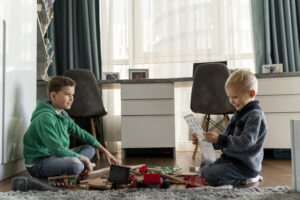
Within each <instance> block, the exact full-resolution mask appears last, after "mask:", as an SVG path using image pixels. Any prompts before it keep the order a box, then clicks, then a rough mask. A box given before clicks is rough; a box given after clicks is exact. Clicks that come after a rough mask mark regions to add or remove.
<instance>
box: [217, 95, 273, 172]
mask: <svg viewBox="0 0 300 200" xmlns="http://www.w3.org/2000/svg"><path fill="white" fill-rule="evenodd" d="M258 104H259V102H258V101H251V102H249V103H248V104H247V105H245V106H244V108H242V110H240V111H237V112H236V113H235V115H234V116H233V117H232V118H231V120H230V122H229V124H228V127H227V129H226V131H225V133H224V135H220V137H219V141H218V143H217V145H218V146H219V147H220V148H221V150H222V152H223V155H222V157H223V159H227V160H231V161H232V162H233V163H234V164H235V165H236V166H237V167H238V168H239V169H240V170H241V172H242V173H243V174H244V175H245V176H249V177H252V176H255V175H256V174H258V173H259V172H260V171H261V167H262V165H261V163H262V160H263V156H264V151H263V145H264V142H265V138H266V134H267V121H266V118H265V115H264V113H263V111H262V109H261V108H260V107H259V105H258Z"/></svg>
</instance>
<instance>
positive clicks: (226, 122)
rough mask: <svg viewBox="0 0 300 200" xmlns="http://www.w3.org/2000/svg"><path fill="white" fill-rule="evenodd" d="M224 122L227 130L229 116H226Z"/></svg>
mask: <svg viewBox="0 0 300 200" xmlns="http://www.w3.org/2000/svg"><path fill="white" fill-rule="evenodd" d="M224 122H225V126H226V128H227V126H228V123H229V116H228V115H227V114H225V115H224Z"/></svg>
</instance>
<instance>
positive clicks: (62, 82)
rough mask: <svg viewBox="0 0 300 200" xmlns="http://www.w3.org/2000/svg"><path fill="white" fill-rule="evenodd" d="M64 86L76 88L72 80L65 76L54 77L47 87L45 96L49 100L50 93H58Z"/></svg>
mask: <svg viewBox="0 0 300 200" xmlns="http://www.w3.org/2000/svg"><path fill="white" fill-rule="evenodd" d="M65 86H76V83H75V81H74V80H73V79H71V78H69V77H66V76H55V77H53V78H51V79H50V81H49V83H48V85H47V94H48V97H49V98H50V92H56V93H58V92H59V91H61V89H62V88H63V87H65Z"/></svg>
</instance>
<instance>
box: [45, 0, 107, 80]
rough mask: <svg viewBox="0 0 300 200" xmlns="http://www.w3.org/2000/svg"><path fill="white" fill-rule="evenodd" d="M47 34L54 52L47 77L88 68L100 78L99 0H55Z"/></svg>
mask: <svg viewBox="0 0 300 200" xmlns="http://www.w3.org/2000/svg"><path fill="white" fill-rule="evenodd" d="M48 34H49V35H50V37H51V38H53V41H54V50H55V53H54V57H53V63H52V65H51V66H50V67H49V71H48V75H49V76H50V77H51V76H55V75H63V73H64V71H65V70H67V69H89V70H91V71H93V73H94V74H95V76H96V79H97V80H100V79H101V50H100V23H99V0H56V1H55V3H54V20H52V23H51V25H50V28H49V32H48Z"/></svg>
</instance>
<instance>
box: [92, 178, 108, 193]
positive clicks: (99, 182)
mask: <svg viewBox="0 0 300 200" xmlns="http://www.w3.org/2000/svg"><path fill="white" fill-rule="evenodd" d="M87 184H88V186H90V187H93V188H98V189H101V190H109V189H111V187H112V184H111V183H110V182H108V181H107V179H102V178H96V179H94V180H91V181H90V182H88V183H87Z"/></svg>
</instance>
